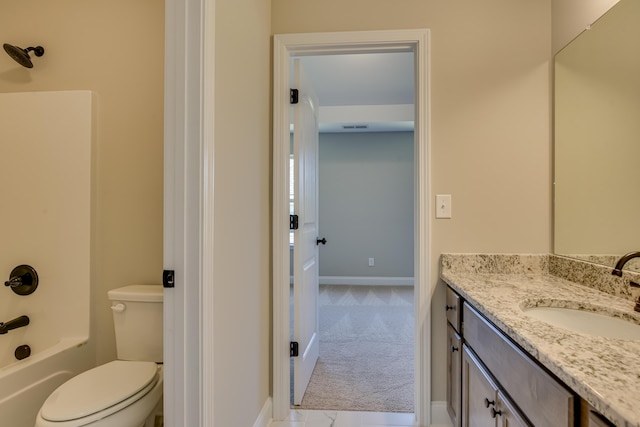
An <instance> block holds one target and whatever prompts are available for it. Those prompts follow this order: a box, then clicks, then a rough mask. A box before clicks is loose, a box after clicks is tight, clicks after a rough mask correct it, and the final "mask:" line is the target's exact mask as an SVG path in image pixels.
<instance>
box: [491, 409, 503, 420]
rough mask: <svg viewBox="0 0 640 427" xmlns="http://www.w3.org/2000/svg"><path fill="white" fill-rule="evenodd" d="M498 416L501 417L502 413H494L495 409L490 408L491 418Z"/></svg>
mask: <svg viewBox="0 0 640 427" xmlns="http://www.w3.org/2000/svg"><path fill="white" fill-rule="evenodd" d="M498 415H502V411H496V410H495V408H491V418H495V417H496V416H498Z"/></svg>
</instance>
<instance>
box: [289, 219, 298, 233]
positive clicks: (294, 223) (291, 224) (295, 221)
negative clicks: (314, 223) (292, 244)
mask: <svg viewBox="0 0 640 427" xmlns="http://www.w3.org/2000/svg"><path fill="white" fill-rule="evenodd" d="M297 229H298V215H289V230H297Z"/></svg>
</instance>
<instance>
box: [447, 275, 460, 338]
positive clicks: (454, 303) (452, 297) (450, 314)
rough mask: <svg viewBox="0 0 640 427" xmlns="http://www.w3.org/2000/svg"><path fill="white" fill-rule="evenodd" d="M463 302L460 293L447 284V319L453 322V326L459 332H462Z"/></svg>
mask: <svg viewBox="0 0 640 427" xmlns="http://www.w3.org/2000/svg"><path fill="white" fill-rule="evenodd" d="M461 304H462V303H461V299H460V295H458V294H457V293H456V292H455V291H454V290H453V289H451V288H450V287H448V286H447V303H446V306H445V312H446V314H447V320H448V321H449V323H451V326H453V329H455V330H456V332H457V333H460V312H461V311H462V310H461Z"/></svg>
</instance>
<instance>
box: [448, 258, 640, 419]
mask: <svg viewBox="0 0 640 427" xmlns="http://www.w3.org/2000/svg"><path fill="white" fill-rule="evenodd" d="M440 274H441V278H442V280H444V282H446V283H447V284H448V285H449V286H451V287H452V288H453V289H454V290H455V291H456V292H458V293H459V294H460V295H461V296H462V297H463V298H464V299H465V300H467V301H468V302H469V303H470V304H471V305H473V306H474V307H475V308H476V309H477V310H478V311H480V312H481V313H482V314H483V315H484V316H486V317H487V318H488V319H489V320H490V321H491V322H493V323H494V324H495V325H496V326H497V327H498V328H500V329H501V330H502V331H503V332H504V333H505V334H506V335H508V336H509V337H510V338H511V339H512V340H513V341H515V342H516V343H517V344H518V345H520V346H521V347H522V348H524V349H525V350H526V351H527V352H529V353H530V354H531V355H532V356H533V357H534V358H535V359H537V360H538V361H539V362H540V363H541V364H542V365H544V366H545V367H546V368H547V369H548V370H549V371H551V372H552V373H553V374H555V375H556V376H557V377H558V378H560V379H561V380H562V381H563V382H564V383H565V384H566V385H567V386H568V387H570V388H571V389H573V390H574V391H575V392H576V393H577V394H578V395H580V397H582V398H583V399H585V400H586V401H587V402H589V403H590V404H591V405H592V406H593V407H594V408H595V409H596V410H597V411H599V412H600V413H601V414H603V415H604V416H605V417H607V418H608V419H609V420H611V421H612V422H613V423H614V424H615V425H617V426H638V425H640V409H638V408H637V405H636V403H637V396H638V395H640V381H638V378H640V363H638V357H639V355H640V341H624V340H616V339H609V338H604V337H596V336H591V335H584V334H580V333H576V332H572V331H568V330H566V329H561V328H559V327H555V326H552V325H549V324H547V323H544V322H541V321H538V320H535V319H532V318H529V317H527V316H526V315H525V314H524V313H523V312H522V310H521V308H524V307H535V306H549V305H553V306H556V307H558V306H560V307H568V308H582V309H587V310H591V311H597V312H606V313H610V314H613V313H617V314H618V315H620V313H624V314H622V315H621V317H625V318H627V319H628V320H632V321H634V322H635V323H638V324H640V313H636V312H634V311H633V306H634V302H633V300H634V298H635V297H637V295H634V294H633V292H632V290H631V289H630V287H629V284H628V283H629V280H630V279H631V278H633V279H635V280H638V276H640V275H638V274H637V273H633V272H625V273H624V275H623V277H622V278H620V277H616V276H613V275H611V268H608V267H603V266H599V265H595V264H591V263H589V262H584V261H579V260H574V259H570V258H565V257H560V256H555V255H502V254H486V255H483V254H443V255H442V256H441V272H440ZM578 283H579V284H578ZM633 291H634V292H636V293H637V290H635V289H634V290H633Z"/></svg>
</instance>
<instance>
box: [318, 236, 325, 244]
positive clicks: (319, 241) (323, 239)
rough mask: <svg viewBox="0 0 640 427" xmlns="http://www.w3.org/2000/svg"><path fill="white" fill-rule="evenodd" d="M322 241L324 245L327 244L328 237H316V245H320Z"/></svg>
mask: <svg viewBox="0 0 640 427" xmlns="http://www.w3.org/2000/svg"><path fill="white" fill-rule="evenodd" d="M320 243H322V244H323V245H326V244H327V239H326V238H324V237H323V238H322V239H321V238H317V239H316V245H319V244H320Z"/></svg>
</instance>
